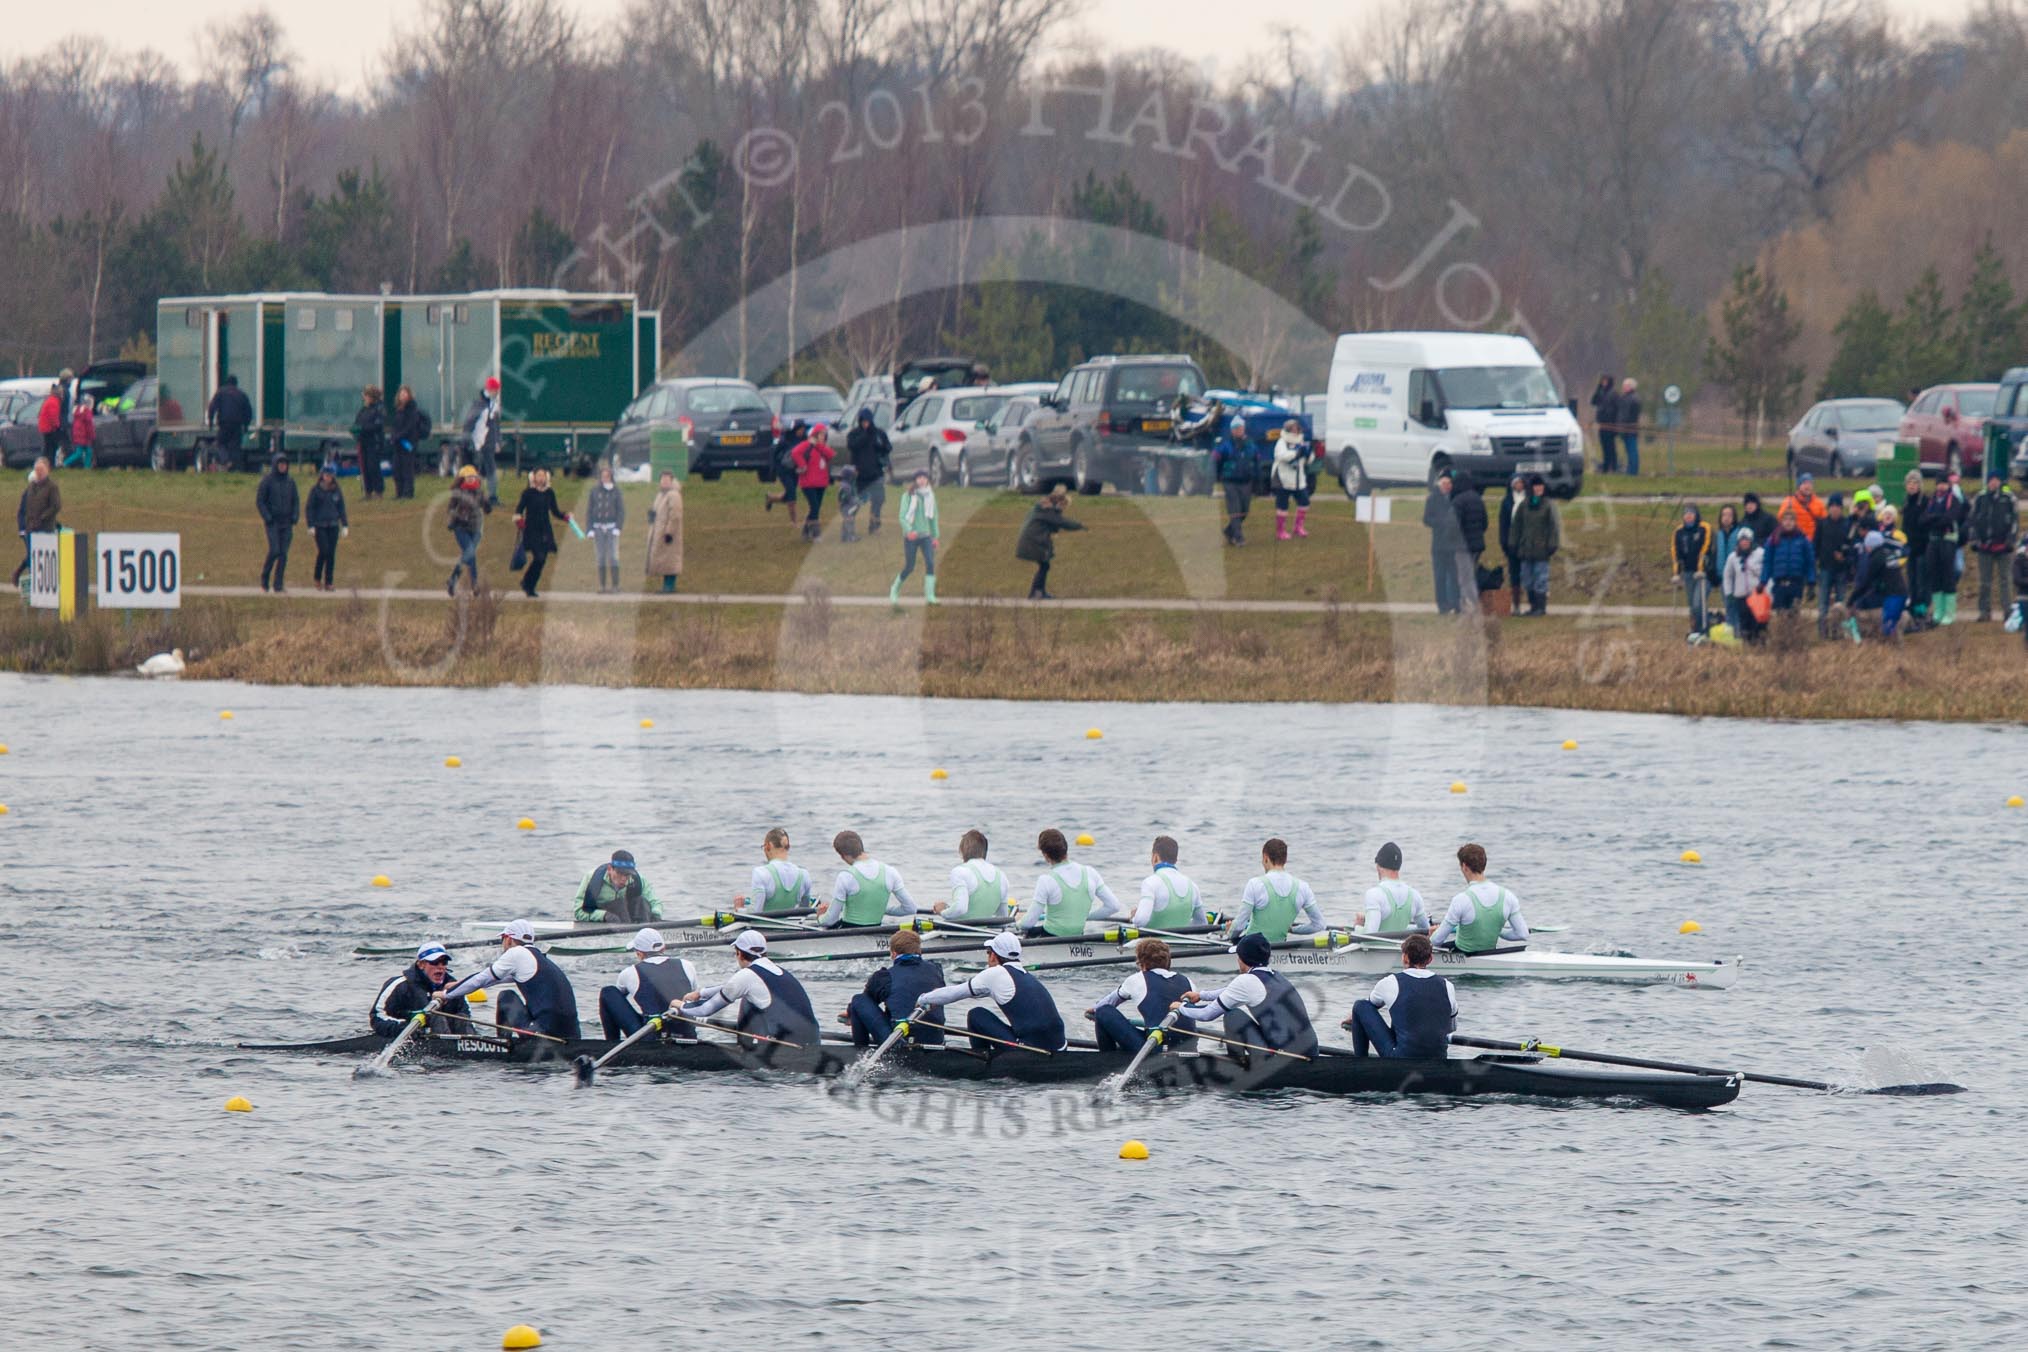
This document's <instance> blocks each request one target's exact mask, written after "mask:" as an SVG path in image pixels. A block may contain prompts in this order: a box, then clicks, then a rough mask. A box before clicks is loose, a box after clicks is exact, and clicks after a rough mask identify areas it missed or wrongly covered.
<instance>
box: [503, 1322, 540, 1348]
mask: <svg viewBox="0 0 2028 1352" xmlns="http://www.w3.org/2000/svg"><path fill="white" fill-rule="evenodd" d="M500 1346H502V1347H506V1348H519V1347H540V1346H542V1335H541V1334H540V1333H537V1332H536V1331H535V1330H534V1329H533V1328H531V1327H529V1326H528V1325H527V1324H516V1325H515V1326H514V1327H513V1328H511V1329H508V1330H507V1331H506V1332H505V1333H503V1334H501V1335H500Z"/></svg>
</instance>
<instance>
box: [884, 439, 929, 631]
mask: <svg viewBox="0 0 2028 1352" xmlns="http://www.w3.org/2000/svg"><path fill="white" fill-rule="evenodd" d="M917 554H920V555H922V571H923V578H922V596H923V600H924V601H926V602H928V603H929V604H930V605H935V604H936V603H937V495H936V492H935V490H934V489H932V488H931V487H930V476H929V471H928V470H924V469H919V470H917V471H916V472H915V482H914V483H912V484H910V485H909V488H908V492H906V493H904V494H902V496H901V572H900V573H899V574H898V575H897V576H896V577H895V579H894V585H893V586H892V587H889V588H888V589H887V599H888V600H890V601H892V602H893V603H894V604H895V605H897V606H899V605H900V604H901V584H902V583H904V582H906V581H908V575H909V574H910V573H912V572H914V571H915V559H916V555H917Z"/></svg>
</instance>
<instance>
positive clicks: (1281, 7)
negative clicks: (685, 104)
mask: <svg viewBox="0 0 2028 1352" xmlns="http://www.w3.org/2000/svg"><path fill="white" fill-rule="evenodd" d="M1970 4H1971V0H1887V8H1888V9H1889V10H1891V11H1893V12H1894V13H1896V14H1899V15H1903V16H1905V17H1908V18H1911V19H1915V20H1925V19H1943V20H1954V19H1957V18H1959V17H1961V16H1962V15H1963V14H1964V13H1965V12H1966V10H1967V9H1969V8H1970ZM623 5H624V0H572V7H573V8H574V9H576V10H577V11H578V12H579V13H580V14H582V15H583V16H584V17H585V19H586V20H587V21H590V22H604V21H607V20H609V19H611V18H612V17H613V16H614V15H616V14H618V13H619V12H620V10H621V9H622V8H623ZM250 7H251V6H250V5H249V4H248V3H247V0H93V3H92V4H90V5H89V6H85V7H82V8H79V9H71V10H67V11H66V12H65V13H64V14H62V15H57V16H50V15H47V14H36V13H34V12H33V11H29V10H22V11H17V12H16V13H15V14H14V16H13V17H12V19H11V20H10V22H9V23H8V24H7V25H6V28H5V32H4V34H0V53H4V54H5V55H6V56H8V57H10V58H11V57H17V56H21V55H24V54H29V53H34V52H38V51H41V50H43V49H44V48H45V47H47V46H48V45H49V44H50V43H52V42H54V41H55V40H56V39H57V38H59V37H62V36H64V35H65V34H66V33H69V32H73V31H75V32H93V33H102V34H106V35H109V36H110V37H111V38H112V40H113V41H114V42H115V43H118V44H121V45H124V46H131V47H142V46H146V47H153V48H155V49H156V50H157V51H160V52H162V53H163V54H164V55H166V56H168V57H170V58H171V59H172V60H175V61H177V62H179V63H182V64H185V65H188V64H189V63H190V62H191V61H192V59H193V42H192V38H193V36H194V35H195V34H196V32H197V31H198V30H199V29H200V28H201V27H202V26H203V25H204V24H205V23H206V22H207V21H209V20H212V19H221V18H230V17H231V16H233V15H237V14H242V13H245V12H246V11H247V9H249V8H250ZM270 7H271V8H272V9H273V10H274V12H275V13H276V15H277V16H279V17H280V18H281V20H282V22H283V24H284V26H285V27H286V28H287V29H288V33H289V37H290V40H291V41H292V43H293V44H294V46H295V48H296V50H297V52H298V53H299V54H301V55H303V56H304V57H305V64H306V66H307V67H308V68H309V69H310V70H311V71H313V72H315V73H316V74H318V75H319V76H321V77H322V78H323V80H324V81H325V82H326V83H328V84H331V85H333V86H336V87H337V88H339V89H341V90H343V91H346V92H348V93H351V92H357V91H358V90H359V89H360V88H361V87H362V85H363V84H364V82H365V72H366V71H367V70H368V68H369V66H370V65H371V64H372V63H373V62H374V61H375V60H376V59H377V57H378V56H379V54H380V53H381V52H382V51H384V50H385V48H386V44H387V35H388V34H389V33H390V32H391V31H392V30H393V28H394V27H395V26H396V24H397V23H399V22H403V21H405V17H406V16H407V15H409V14H412V13H413V12H414V9H415V6H414V3H413V0H345V2H344V3H341V4H333V3H330V0H274V3H272V4H271V6H270ZM1375 8H1379V7H1378V6H1376V5H1374V4H1372V3H1371V0H1351V3H1347V0H1246V3H1244V4H1243V5H1235V4H1233V3H1232V2H1231V0H1089V3H1088V5H1087V8H1086V13H1085V17H1084V18H1083V19H1082V20H1081V21H1080V29H1081V31H1083V32H1087V33H1090V34H1091V35H1093V36H1095V37H1097V38H1098V39H1099V40H1100V42H1102V43H1103V44H1105V45H1106V46H1108V47H1112V48H1123V49H1124V48H1141V47H1151V46H1159V47H1166V48H1169V49H1170V50H1172V51H1175V52H1177V53H1179V54H1180V55H1182V56H1184V57H1186V58H1188V59H1189V60H1191V61H1193V62H1199V63H1203V62H1212V63H1217V64H1221V65H1223V64H1227V63H1230V62H1232V61H1233V60H1234V59H1235V58H1236V57H1238V56H1243V55H1245V54H1247V53H1249V52H1252V51H1256V50H1260V49H1261V48H1263V47H1265V46H1266V45H1267V41H1268V40H1267V34H1268V33H1269V32H1270V31H1271V30H1272V29H1273V28H1274V27H1275V26H1277V25H1289V26H1292V27H1295V28H1297V29H1299V30H1302V31H1305V32H1308V33H1310V34H1312V35H1313V38H1314V45H1315V47H1316V48H1317V50H1319V52H1322V51H1323V50H1325V49H1328V48H1329V47H1330V46H1331V44H1332V43H1333V41H1334V40H1335V38H1336V36H1337V34H1338V33H1339V32H1340V31H1341V30H1343V29H1346V28H1354V27H1357V26H1359V25H1360V24H1361V23H1362V22H1363V19H1364V16H1365V15H1366V14H1368V13H1370V12H1371V11H1373V10H1374V9H1375ZM1389 8H1391V6H1390V7H1389ZM1235 14H1244V15H1246V16H1248V17H1249V18H1250V19H1252V20H1253V21H1254V22H1255V24H1256V25H1257V27H1256V28H1255V29H1254V30H1253V32H1252V33H1247V32H1241V31H1238V29H1237V26H1236V25H1235V23H1234V21H1233V19H1234V15H1235ZM73 16H75V17H73Z"/></svg>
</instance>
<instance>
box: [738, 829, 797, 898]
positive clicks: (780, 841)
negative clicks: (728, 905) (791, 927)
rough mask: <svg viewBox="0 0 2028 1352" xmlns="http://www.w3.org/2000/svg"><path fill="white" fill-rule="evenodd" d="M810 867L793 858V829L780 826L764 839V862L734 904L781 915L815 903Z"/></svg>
mask: <svg viewBox="0 0 2028 1352" xmlns="http://www.w3.org/2000/svg"><path fill="white" fill-rule="evenodd" d="M811 901H812V897H811V889H810V870H808V869H806V868H804V867H803V866H802V865H801V864H794V863H790V862H789V833H788V831H787V829H785V828H783V827H780V826H777V827H773V828H771V829H770V830H769V831H768V834H767V838H766V839H764V840H763V841H761V863H760V865H759V867H757V868H755V869H754V871H753V877H752V878H751V879H749V880H748V882H747V886H746V893H745V895H744V896H738V897H734V898H733V899H732V908H733V909H734V910H735V911H743V910H746V909H747V908H748V907H753V908H754V909H755V910H757V911H759V912H760V913H761V914H762V915H780V914H781V913H782V912H783V911H793V910H797V909H799V908H801V907H804V906H808V905H810V904H811Z"/></svg>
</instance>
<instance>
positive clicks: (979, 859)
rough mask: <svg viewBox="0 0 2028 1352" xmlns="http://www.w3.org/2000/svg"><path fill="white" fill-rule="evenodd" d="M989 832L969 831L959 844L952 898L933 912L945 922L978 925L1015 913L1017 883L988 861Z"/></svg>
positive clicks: (938, 905) (940, 904) (933, 909)
mask: <svg viewBox="0 0 2028 1352" xmlns="http://www.w3.org/2000/svg"><path fill="white" fill-rule="evenodd" d="M987 844H988V842H987V840H986V833H985V832H984V831H977V830H974V831H967V832H965V835H964V838H963V839H962V840H960V841H959V842H958V860H959V863H958V866H957V867H956V868H954V869H952V870H951V896H950V900H948V901H940V902H938V903H937V904H936V905H935V906H932V907H931V908H930V909H931V910H932V911H933V912H935V913H936V915H937V917H938V918H939V919H942V920H950V921H956V922H958V923H961V924H962V923H967V922H969V923H972V924H977V923H979V922H980V921H984V920H1003V919H1005V918H1006V917H1008V916H1010V915H1012V914H1013V913H1014V907H1013V903H1012V901H1011V900H1010V898H1011V897H1012V896H1013V893H1014V884H1012V883H1010V882H1008V881H1007V875H1006V874H1004V873H1002V872H1001V871H1000V868H999V866H998V865H997V864H993V863H990V862H988V860H987V859H986V849H987Z"/></svg>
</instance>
